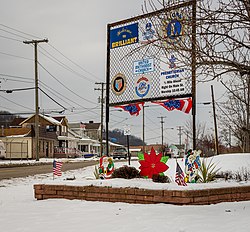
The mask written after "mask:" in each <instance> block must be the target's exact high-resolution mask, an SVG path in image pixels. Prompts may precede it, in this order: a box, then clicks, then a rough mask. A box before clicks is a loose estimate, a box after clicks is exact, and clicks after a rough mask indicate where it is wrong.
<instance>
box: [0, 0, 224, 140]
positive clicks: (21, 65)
mask: <svg viewBox="0 0 250 232" xmlns="http://www.w3.org/2000/svg"><path fill="white" fill-rule="evenodd" d="M143 2H144V1H143V0H127V1H121V0H105V1H103V0H91V1H87V0H74V1H69V0H67V1H66V0H53V1H51V0H43V1H38V0H2V1H1V9H0V67H1V69H0V78H1V79H0V81H1V85H0V86H1V89H2V90H4V89H15V88H27V87H34V46H32V45H27V44H24V43H23V41H25V40H26V41H27V40H32V39H44V38H47V39H48V40H49V43H48V44H47V43H40V44H39V48H38V53H39V55H38V60H39V63H40V65H39V81H40V88H41V89H42V90H43V91H44V92H45V93H46V94H47V95H49V97H51V98H53V99H54V100H55V101H56V102H57V103H59V104H57V103H55V102H53V101H52V100H51V99H50V98H49V97H48V96H46V95H45V94H42V93H40V96H39V105H40V109H41V112H45V113H47V112H50V111H60V110H62V106H64V107H65V108H67V110H66V111H65V114H64V115H66V116H67V117H68V119H69V121H70V122H80V121H83V122H88V121H90V120H94V121H95V122H97V121H100V105H99V104H98V96H100V94H101V93H100V91H95V90H94V88H97V87H100V86H97V85H95V82H105V76H106V74H105V73H106V68H105V67H106V40H107V38H106V28H107V24H108V23H113V22H116V21H120V20H123V19H126V18H130V17H133V16H136V15H140V14H142V7H141V5H142V4H143ZM210 85H211V83H209V84H207V85H205V84H198V86H197V102H198V103H202V102H205V101H210V99H211V96H210ZM215 93H216V88H215ZM218 95H221V93H220V94H218ZM218 97H219V96H218ZM60 105H61V106H60ZM211 109H212V108H211V107H210V106H203V105H202V104H198V105H197V118H198V120H199V121H201V122H205V121H206V122H207V123H208V127H211V125H212V117H211V114H210V113H209V111H211ZM0 110H7V111H10V112H12V113H20V112H33V111H34V90H27V91H18V92H14V93H12V94H6V93H4V92H0ZM111 111H112V110H111ZM52 115H55V116H57V115H58V114H55V113H54V114H52ZM161 116H163V117H165V118H164V122H165V123H164V128H174V130H171V129H166V130H165V132H164V142H167V143H179V137H178V131H177V126H184V124H185V122H186V121H187V120H189V119H191V114H190V115H186V114H184V113H183V112H180V111H176V112H167V111H166V110H165V109H164V108H162V107H161V106H152V107H151V106H150V107H149V108H146V109H145V122H146V130H145V133H146V134H145V138H146V142H147V143H148V144H150V143H155V142H157V143H161V123H160V118H159V117H161ZM126 125H129V126H130V127H131V132H132V134H134V135H136V136H139V137H142V116H141V115H140V116H138V117H135V116H134V117H132V116H130V115H129V114H128V113H126V112H115V110H114V111H113V112H111V122H110V129H114V128H119V129H124V126H126ZM184 138H185V137H184V135H183V136H182V140H183V139H184Z"/></svg>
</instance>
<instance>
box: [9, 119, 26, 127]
mask: <svg viewBox="0 0 250 232" xmlns="http://www.w3.org/2000/svg"><path fill="white" fill-rule="evenodd" d="M24 120H26V118H14V119H13V120H12V122H11V123H10V126H19V125H20V123H21V122H23V121H24Z"/></svg>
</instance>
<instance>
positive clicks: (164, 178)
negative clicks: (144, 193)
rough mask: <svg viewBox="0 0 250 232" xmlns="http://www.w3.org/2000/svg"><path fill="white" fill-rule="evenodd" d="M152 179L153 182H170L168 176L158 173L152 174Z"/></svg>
mask: <svg viewBox="0 0 250 232" xmlns="http://www.w3.org/2000/svg"><path fill="white" fill-rule="evenodd" d="M152 180H153V182H157V183H170V182H171V181H170V179H169V177H168V176H164V175H160V174H154V175H153V176H152Z"/></svg>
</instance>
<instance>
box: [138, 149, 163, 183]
mask: <svg viewBox="0 0 250 232" xmlns="http://www.w3.org/2000/svg"><path fill="white" fill-rule="evenodd" d="M166 161H167V159H162V153H159V154H158V155H157V154H156V153H155V150H154V148H153V147H152V148H151V151H150V155H148V154H147V153H144V160H139V163H140V164H141V166H140V167H139V168H140V169H141V172H140V175H141V176H145V177H146V176H147V177H148V178H152V176H153V175H154V174H159V173H163V172H165V171H167V170H168V166H167V165H166V163H165V162H166Z"/></svg>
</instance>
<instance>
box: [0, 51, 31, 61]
mask: <svg viewBox="0 0 250 232" xmlns="http://www.w3.org/2000/svg"><path fill="white" fill-rule="evenodd" d="M0 54H3V55H6V56H12V57H16V58H21V59H25V60H30V61H34V60H32V59H30V58H27V57H23V56H17V55H13V54H10V53H6V52H0Z"/></svg>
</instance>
